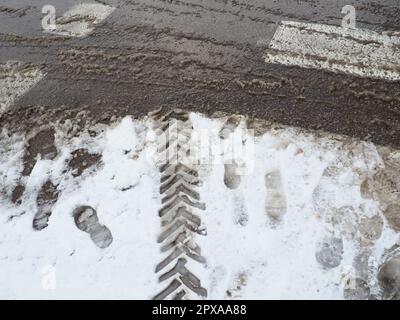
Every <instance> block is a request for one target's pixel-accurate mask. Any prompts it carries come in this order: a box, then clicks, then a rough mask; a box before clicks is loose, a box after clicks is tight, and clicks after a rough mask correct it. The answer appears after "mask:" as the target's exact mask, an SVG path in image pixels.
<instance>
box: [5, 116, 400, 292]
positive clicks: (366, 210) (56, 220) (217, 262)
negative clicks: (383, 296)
mask: <svg viewBox="0 0 400 320" xmlns="http://www.w3.org/2000/svg"><path fill="white" fill-rule="evenodd" d="M190 117H191V121H192V124H193V137H195V136H196V133H197V134H199V135H200V134H203V135H204V132H206V133H207V140H208V143H210V145H211V146H217V145H220V144H221V141H220V140H221V137H220V131H221V128H222V127H223V125H224V123H225V121H226V117H220V118H208V117H206V116H203V115H200V114H195V113H192V114H191V115H190ZM239 119H240V123H239V125H238V126H237V127H235V128H232V129H231V135H230V136H228V137H227V138H226V139H225V140H226V141H227V143H228V144H229V139H230V137H233V136H234V133H236V134H239V136H240V137H242V144H243V145H244V146H245V147H246V146H247V147H248V149H245V150H246V152H242V153H236V154H235V153H234V154H233V155H227V154H226V153H227V152H226V150H225V149H220V150H219V149H218V148H214V149H213V150H214V151H213V152H211V153H210V154H209V155H207V156H208V159H207V160H208V161H204V163H202V162H200V166H199V174H200V178H201V180H202V185H201V187H200V188H198V191H199V193H200V196H201V201H202V202H204V203H205V204H206V210H205V211H199V212H198V213H197V214H198V215H200V217H201V219H202V224H203V225H204V227H205V228H206V230H207V232H206V235H205V236H197V237H196V242H197V243H198V244H199V245H200V247H201V249H202V255H203V256H204V257H206V259H207V262H206V264H205V265H202V264H199V263H197V262H194V261H190V270H192V271H193V272H194V273H195V274H196V276H197V277H199V278H200V279H201V282H202V286H203V287H205V288H207V290H208V297H207V298H208V299H343V298H344V297H345V296H344V291H345V289H346V286H348V283H349V282H348V280H349V279H350V280H352V279H353V280H354V279H355V278H358V277H359V276H358V273H359V272H360V270H359V269H358V268H357V267H355V263H354V261H355V260H357V257H359V255H360V254H362V253H363V252H365V251H368V252H370V255H369V258H368V261H367V269H368V270H367V272H368V274H367V276H366V279H365V281H366V282H367V283H368V285H369V288H370V290H371V293H375V294H378V293H379V288H378V283H377V280H376V277H377V268H378V266H379V264H380V262H381V260H382V257H383V255H384V253H385V250H387V249H389V248H391V247H392V246H393V245H395V244H396V243H397V242H398V241H399V236H398V233H397V232H396V231H395V230H394V229H393V228H391V227H390V226H389V225H388V223H387V221H386V219H385V217H384V215H383V214H382V204H381V203H379V201H378V200H376V199H373V198H366V197H363V196H362V194H361V191H360V186H361V184H362V182H363V180H364V179H365V177H367V176H370V175H371V174H372V173H373V172H375V171H376V170H377V169H378V168H382V167H384V163H383V161H382V159H381V157H380V154H379V152H378V150H377V147H376V146H375V145H374V144H372V143H369V142H363V141H359V140H355V139H350V138H348V137H340V136H333V135H329V134H326V133H321V132H319V133H316V132H309V131H305V130H302V129H296V128H288V127H283V126H274V125H271V124H268V125H267V124H265V128H264V129H262V130H261V131H262V132H259V133H258V134H254V132H253V131H252V130H250V129H248V128H247V127H246V121H245V119H244V118H241V117H239ZM90 130H91V131H96V133H97V135H96V136H95V137H93V135H91V134H89V131H88V130H87V129H85V130H83V131H82V132H80V133H79V135H78V136H76V137H73V138H70V137H67V136H66V134H65V128H64V127H63V126H61V125H55V131H56V139H55V141H56V147H57V151H58V155H57V157H56V158H55V159H53V160H49V159H43V158H41V157H40V156H39V158H38V159H37V162H36V164H35V166H34V168H33V170H32V172H31V174H30V175H29V176H22V175H21V172H22V169H23V155H24V150H25V148H26V143H27V137H26V136H25V135H24V134H23V133H19V134H10V133H9V132H7V131H6V130H5V129H3V131H2V132H1V137H0V192H1V194H0V229H1V230H2V232H1V233H0V298H2V299H151V298H152V297H153V296H154V295H155V294H156V293H157V292H159V291H160V290H162V289H163V288H164V287H165V285H164V284H160V283H159V282H158V278H157V275H156V273H155V271H154V270H155V266H156V265H157V263H159V262H160V261H161V260H162V259H163V254H162V253H161V252H160V245H159V244H158V243H157V237H158V235H159V234H160V230H161V226H160V218H159V216H158V210H159V209H160V208H161V196H160V193H159V188H160V174H159V171H158V168H157V166H156V161H157V152H156V151H157V147H156V139H157V138H156V134H155V133H154V132H153V129H152V126H151V121H150V119H148V118H144V119H134V118H132V117H125V118H123V119H121V121H119V122H117V123H114V124H113V125H111V126H105V125H97V126H96V128H90ZM81 148H84V149H87V150H88V151H89V152H90V153H96V154H101V155H102V160H101V162H99V163H97V164H96V165H94V166H92V167H90V168H89V169H87V170H85V171H84V172H83V174H82V175H81V176H78V177H75V176H74V175H73V172H72V171H71V170H70V169H69V168H68V166H67V163H68V161H69V160H70V159H71V153H72V152H73V151H74V150H77V149H81ZM201 150H202V149H201V148H200V151H199V152H201ZM393 152H395V151H393ZM232 158H234V159H232ZM199 159H202V157H201V155H199ZM203 160H204V159H203ZM232 160H234V163H236V164H237V166H236V167H235V166H234V167H229V164H232V163H233V161H232ZM227 168H231V169H232V172H228V175H232V174H236V175H237V176H238V177H236V178H237V179H238V180H237V181H236V183H234V184H233V185H231V187H229V185H227V184H226V183H224V181H226V180H227V179H228V180H229V179H236V178H235V177H226V175H227V172H226V171H225V170H227ZM235 169H236V170H237V172H236V173H235V172H234V171H235ZM49 179H50V180H51V181H53V183H54V184H55V185H57V189H58V191H59V192H60V195H59V197H58V200H57V202H56V203H55V205H54V207H53V209H52V214H51V216H50V219H49V225H48V227H47V228H45V229H43V230H41V231H34V230H33V228H32V219H33V217H34V215H35V213H36V211H37V210H38V208H37V203H36V198H37V195H38V192H39V190H40V188H41V186H42V185H43V184H44V183H45V181H47V180H49ZM268 179H270V180H268ZM18 183H22V184H24V185H25V192H24V194H23V196H22V198H21V203H20V204H19V205H18V204H14V203H12V202H11V194H12V192H13V189H14V187H15V186H16V185H17V184H18ZM271 203H273V205H272V204H271ZM78 206H91V207H92V208H94V209H95V210H96V211H97V215H98V218H99V221H100V223H101V224H102V225H105V226H106V227H107V228H108V229H109V230H110V231H111V233H112V237H113V242H112V243H111V245H110V246H109V247H107V248H103V249H102V248H99V247H98V246H96V245H95V244H94V243H93V241H91V239H90V237H89V235H88V234H87V233H85V232H82V231H81V230H79V229H78V228H77V226H76V225H75V223H74V219H73V216H72V213H73V211H74V209H75V208H77V207H78ZM271 212H272V213H271ZM269 213H271V214H269ZM374 217H377V218H376V219H377V221H378V222H381V224H379V223H377V228H378V229H379V230H378V231H377V234H378V235H377V236H376V237H369V238H368V237H367V238H366V236H365V233H363V230H361V228H360V225H361V224H360V221H361V220H363V219H367V220H368V219H372V218H374ZM368 221H369V220H368ZM373 227H374V228H375V227H376V226H375V225H374V226H373ZM379 227H381V228H379ZM350 283H351V281H350ZM193 298H195V297H193Z"/></svg>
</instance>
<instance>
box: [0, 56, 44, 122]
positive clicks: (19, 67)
mask: <svg viewBox="0 0 400 320" xmlns="http://www.w3.org/2000/svg"><path fill="white" fill-rule="evenodd" d="M44 76H45V73H44V72H42V71H41V70H40V69H39V68H37V67H35V66H32V65H26V64H23V63H21V62H18V61H8V62H7V63H5V64H0V115H1V114H2V113H3V112H5V111H7V109H8V108H9V107H10V106H11V105H12V104H13V103H14V102H15V100H16V99H17V98H19V97H20V96H22V95H24V94H25V93H27V92H28V91H29V90H30V89H31V88H32V87H33V86H35V85H36V84H37V83H38V82H39V81H40V80H41V79H42V78H43V77H44Z"/></svg>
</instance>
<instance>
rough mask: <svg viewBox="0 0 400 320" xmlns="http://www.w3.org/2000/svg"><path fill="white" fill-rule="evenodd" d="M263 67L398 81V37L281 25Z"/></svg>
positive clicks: (317, 26)
mask: <svg viewBox="0 0 400 320" xmlns="http://www.w3.org/2000/svg"><path fill="white" fill-rule="evenodd" d="M265 61H266V62H267V63H279V64H284V65H289V66H299V67H304V68H316V69H324V70H328V71H333V72H344V73H348V74H353V75H357V76H360V77H370V78H380V79H386V80H393V81H396V80H400V37H398V36H391V35H389V34H385V33H378V32H374V31H370V30H366V29H346V28H342V27H336V26H330V25H322V24H311V23H299V22H290V21H283V22H281V24H280V25H279V27H278V29H277V30H276V32H275V34H274V36H273V38H272V40H271V42H270V44H269V48H268V49H267V52H266V55H265Z"/></svg>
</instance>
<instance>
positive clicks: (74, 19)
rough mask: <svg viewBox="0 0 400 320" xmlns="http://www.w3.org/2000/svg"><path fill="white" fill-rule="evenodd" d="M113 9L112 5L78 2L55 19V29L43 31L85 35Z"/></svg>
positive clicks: (78, 35) (65, 34)
mask: <svg viewBox="0 0 400 320" xmlns="http://www.w3.org/2000/svg"><path fill="white" fill-rule="evenodd" d="M114 10H115V8H114V7H111V6H107V5H103V4H98V3H92V4H87V3H86V4H78V5H76V6H74V7H72V8H71V9H70V10H68V11H67V12H65V13H64V15H63V16H62V17H59V18H57V19H56V29H55V30H46V31H45V32H46V33H51V34H57V35H62V36H69V37H78V38H80V37H85V36H87V35H89V34H90V33H91V32H92V31H93V30H94V28H95V26H96V25H97V24H99V23H100V22H102V21H103V20H104V19H106V18H107V17H108V16H109V15H110V14H111V13H112V12H113V11H114Z"/></svg>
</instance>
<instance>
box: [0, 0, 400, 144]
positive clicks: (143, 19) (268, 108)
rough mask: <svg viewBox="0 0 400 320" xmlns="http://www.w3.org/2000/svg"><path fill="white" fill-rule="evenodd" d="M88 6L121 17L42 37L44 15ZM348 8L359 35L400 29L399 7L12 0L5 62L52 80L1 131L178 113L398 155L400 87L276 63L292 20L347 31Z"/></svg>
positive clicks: (23, 101) (1, 32) (0, 43)
mask: <svg viewBox="0 0 400 320" xmlns="http://www.w3.org/2000/svg"><path fill="white" fill-rule="evenodd" d="M81 2H85V3H101V4H108V5H110V6H112V7H114V8H115V10H114V11H113V12H112V13H111V14H110V15H109V16H108V17H107V18H106V19H105V20H104V21H102V22H101V23H99V24H98V25H96V27H95V29H94V30H93V32H92V33H90V34H89V35H88V36H86V37H81V38H76V37H65V36H59V35H55V34H51V33H50V34H49V33H44V32H43V28H42V24H41V20H42V18H43V16H44V15H43V14H42V7H43V6H44V5H46V4H50V5H53V6H54V7H55V8H56V10H57V16H61V15H63V13H64V12H66V11H67V10H68V9H70V8H71V7H73V6H74V5H76V4H78V3H81ZM347 4H353V5H354V6H355V8H356V14H357V15H356V21H357V28H362V29H368V30H372V31H377V32H383V31H385V32H399V31H400V3H399V2H398V0H386V1H372V0H361V1H331V0H304V1H300V0H285V1H272V0H270V1H268V0H252V1H245V0H135V1H134V0H120V1H118V0H101V1H100V0H98V1H73V0H67V1H65V0H62V1H61V0H44V1H42V0H30V1H27V0H9V1H7V0H6V1H4V0H2V1H0V63H6V62H7V61H10V60H18V61H22V62H23V63H31V64H33V65H36V66H39V67H40V68H41V69H42V71H43V72H45V73H46V76H45V77H44V78H43V79H42V80H41V81H40V82H39V83H38V84H37V85H36V86H34V87H33V88H32V89H31V90H30V91H29V92H27V93H26V94H25V95H23V96H21V97H20V98H19V99H18V100H17V101H16V102H15V104H14V105H13V107H12V108H11V109H10V110H9V111H8V112H7V113H6V114H4V115H3V116H2V118H0V125H1V126H4V125H5V124H15V127H18V128H21V126H25V127H27V128H28V127H32V126H34V125H35V123H36V119H37V118H39V117H42V118H43V117H44V116H45V115H49V117H48V119H47V120H46V121H51V120H52V119H51V116H50V115H52V116H53V117H60V116H63V115H65V114H68V113H69V114H70V116H71V114H72V113H73V112H75V111H76V112H77V111H78V110H82V109H85V110H88V111H89V112H90V114H92V115H93V116H94V117H97V118H99V119H103V120H105V121H107V117H109V115H110V113H113V114H119V115H124V114H132V115H134V116H141V115H143V114H146V113H147V112H149V111H150V110H154V109H155V108H157V107H158V106H161V105H167V106H171V107H180V108H184V109H191V110H195V111H201V112H206V113H212V112H215V111H223V112H227V113H239V114H247V115H250V116H255V117H259V118H263V119H266V120H270V121H276V122H279V123H282V124H285V125H290V126H300V127H304V128H309V129H322V130H326V131H329V132H332V133H339V134H345V135H349V136H352V137H358V138H361V139H366V140H371V141H373V142H375V143H378V144H383V145H392V146H397V147H398V146H400V81H388V80H382V79H370V78H362V77H358V76H354V75H351V74H344V73H334V72H331V71H327V70H318V69H306V68H302V67H298V66H285V65H281V64H272V63H266V62H265V58H264V54H265V51H266V47H267V45H268V43H269V42H270V41H271V39H272V38H273V36H274V34H275V31H276V29H277V27H278V24H279V23H280V22H281V21H297V22H311V23H318V24H327V25H334V26H340V25H341V21H342V18H343V14H342V13H341V10H342V7H343V6H344V5H347ZM338 50H340V48H338ZM38 106H42V107H43V108H38ZM55 110H56V111H55ZM71 112H72V113H71ZM35 117H36V118H35Z"/></svg>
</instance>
